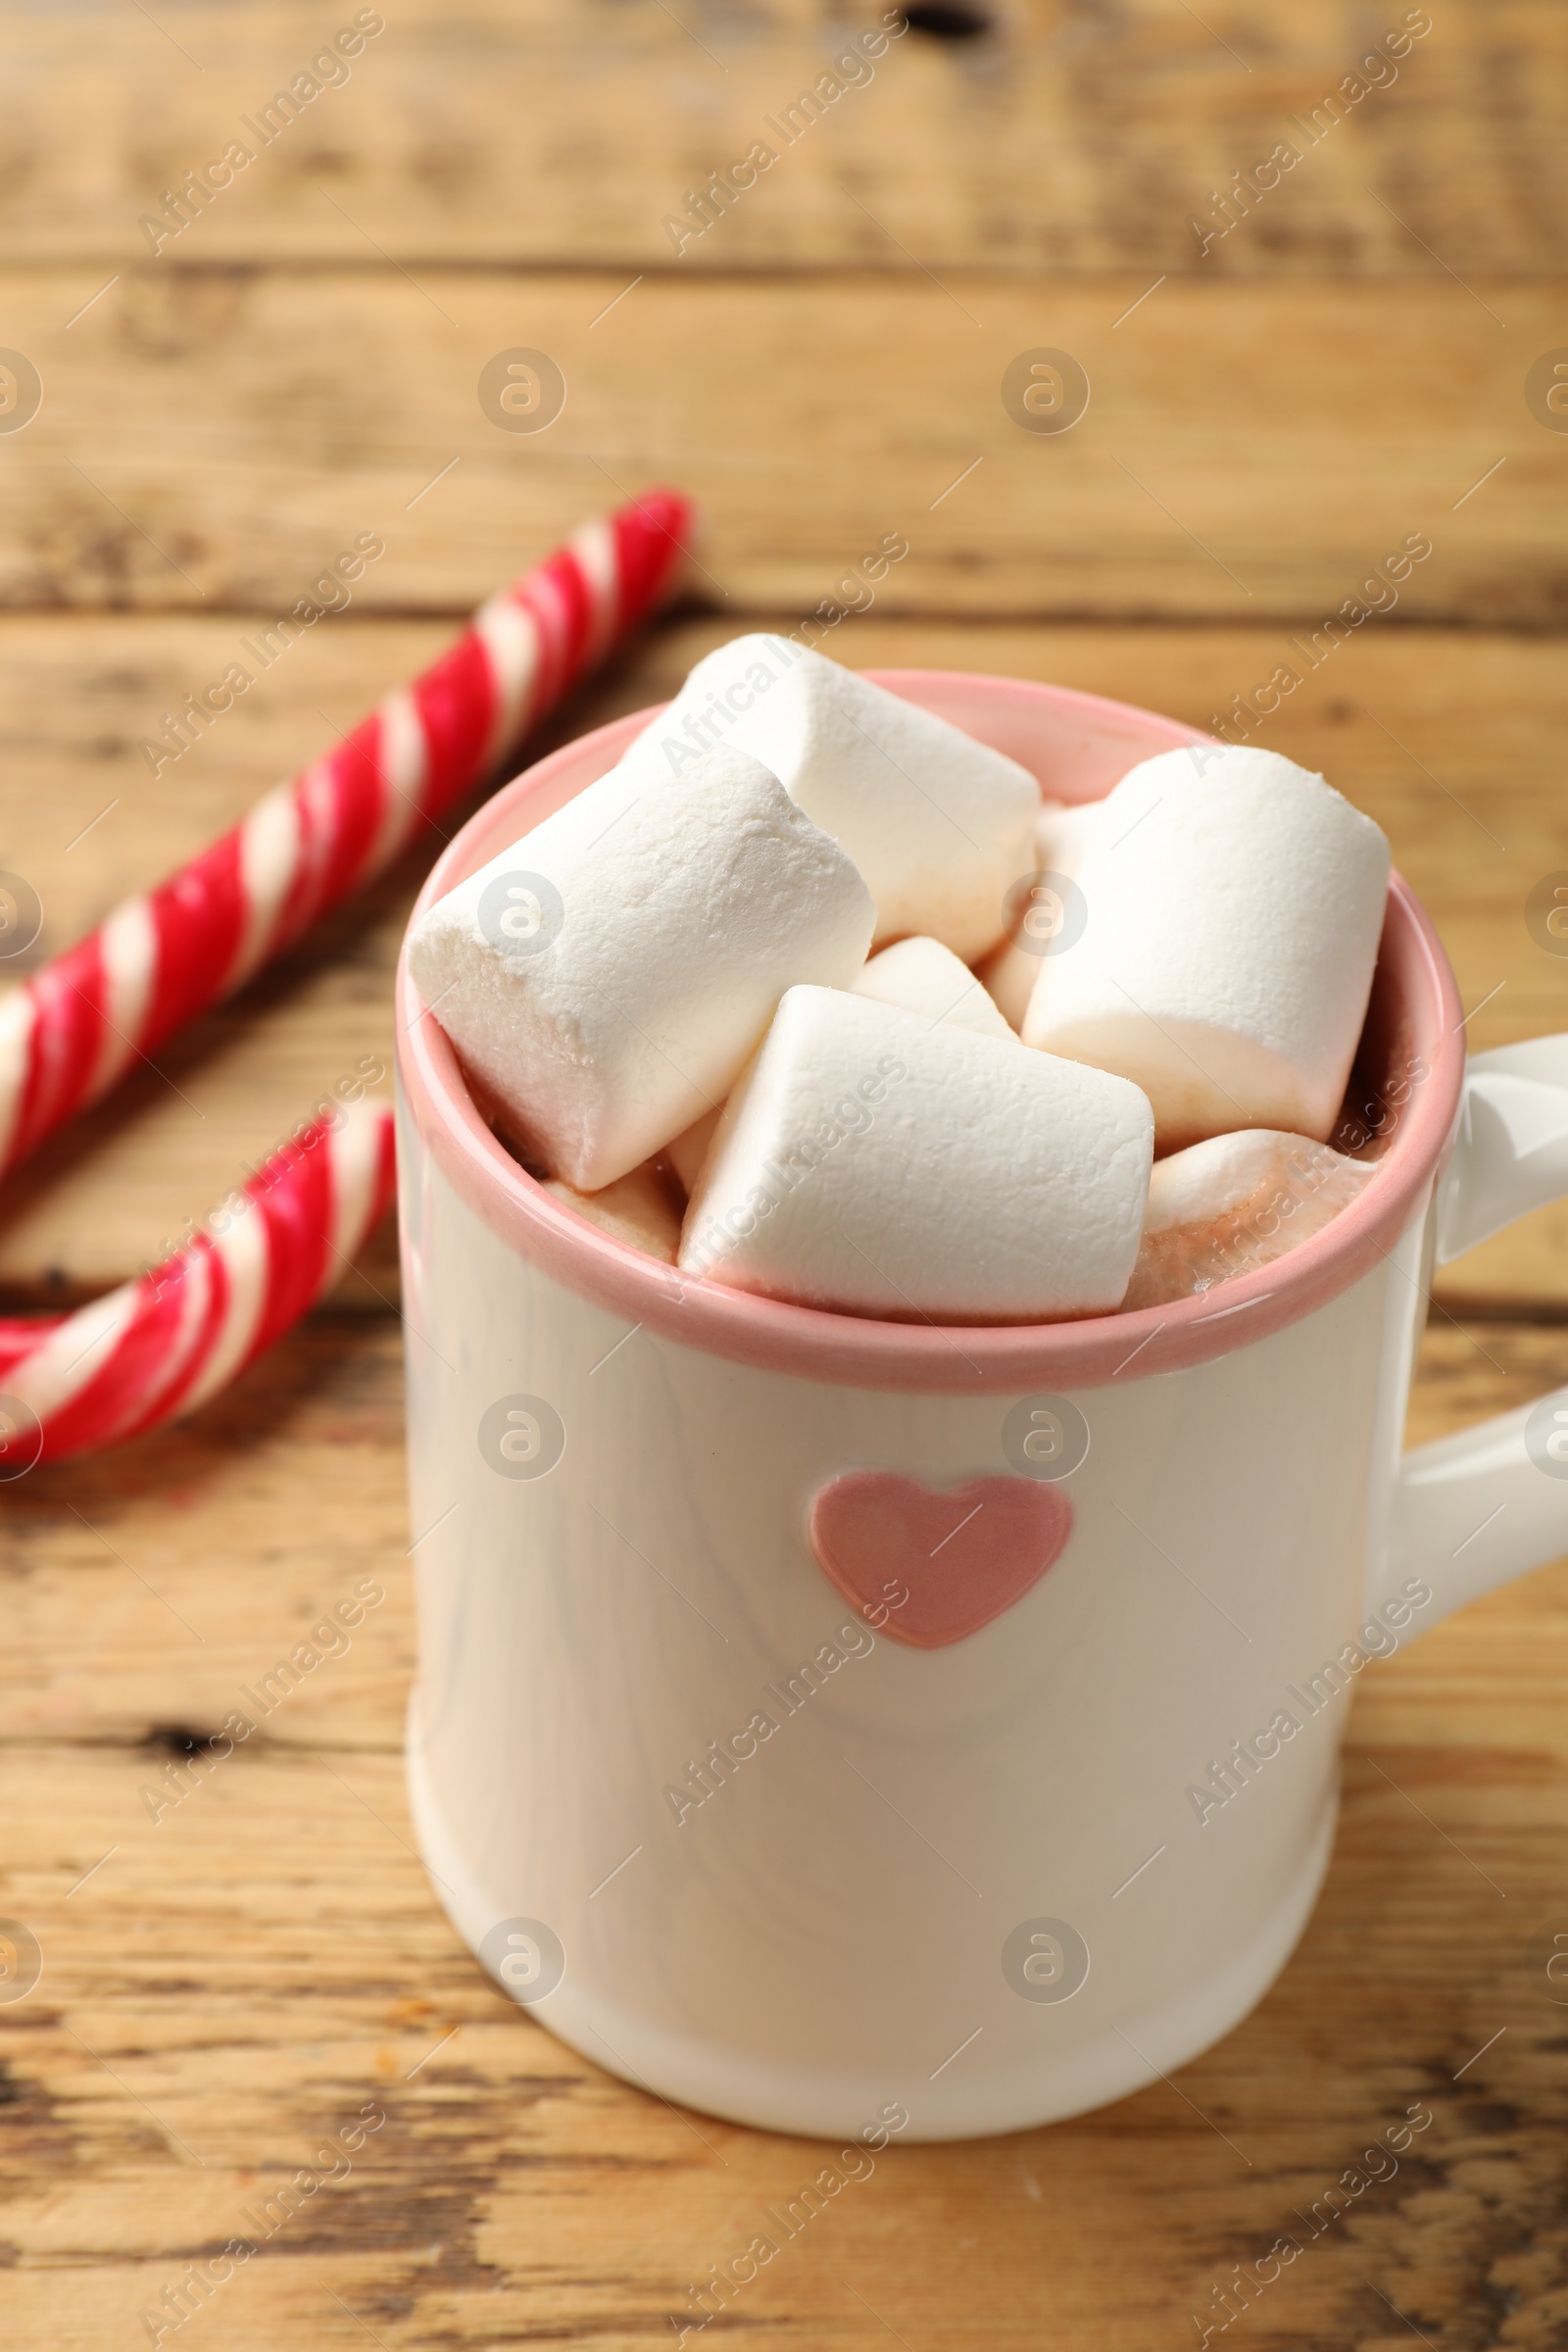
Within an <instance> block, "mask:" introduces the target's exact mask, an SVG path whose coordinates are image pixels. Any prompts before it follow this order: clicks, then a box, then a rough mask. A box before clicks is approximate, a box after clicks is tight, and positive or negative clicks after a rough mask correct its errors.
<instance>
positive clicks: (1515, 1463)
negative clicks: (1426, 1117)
mask: <svg viewBox="0 0 1568 2352" xmlns="http://www.w3.org/2000/svg"><path fill="white" fill-rule="evenodd" d="M1565 1194H1568V1036H1562V1037H1540V1038H1533V1039H1531V1040H1529V1041H1528V1042H1527V1043H1525V1044H1523V1045H1517V1046H1500V1047H1498V1048H1497V1049H1495V1051H1494V1052H1492V1053H1490V1054H1475V1055H1473V1056H1472V1058H1471V1060H1470V1063H1469V1066H1468V1068H1467V1069H1466V1072H1465V1082H1464V1093H1463V1097H1462V1099H1461V1102H1460V1108H1459V1125H1458V1132H1457V1135H1456V1138H1455V1142H1454V1148H1453V1154H1452V1157H1451V1158H1450V1160H1449V1163H1448V1167H1447V1169H1446V1173H1445V1175H1444V1177H1443V1178H1442V1180H1441V1182H1440V1186H1439V1191H1438V1199H1437V1248H1436V1260H1437V1263H1438V1264H1439V1265H1440V1266H1442V1265H1447V1264H1448V1263H1449V1262H1450V1260H1451V1259H1453V1258H1456V1257H1459V1256H1461V1255H1462V1254H1463V1252H1464V1251H1465V1250H1473V1249H1474V1248H1475V1246H1476V1244H1477V1243H1478V1242H1484V1241H1486V1240H1487V1239H1488V1237H1489V1236H1490V1235H1492V1234H1494V1233H1499V1232H1500V1231H1501V1230H1502V1228H1503V1227H1504V1226H1505V1225H1511V1224H1512V1223H1513V1222H1514V1219H1515V1218H1516V1217H1522V1216H1524V1215H1525V1214H1526V1212H1527V1211H1528V1210H1530V1209H1533V1208H1543V1207H1544V1206H1545V1204H1546V1203H1547V1202H1548V1201H1557V1200H1560V1199H1562V1197H1563V1196H1564V1195H1565ZM1544 1407H1550V1408H1552V1409H1551V1411H1544ZM1559 1408H1560V1410H1561V1414H1562V1444H1561V1458H1562V1470H1561V1474H1560V1477H1559V1476H1557V1475H1555V1474H1549V1473H1547V1472H1546V1471H1545V1470H1544V1468H1543V1467H1542V1466H1541V1464H1540V1463H1539V1462H1538V1461H1537V1459H1535V1458H1534V1457H1533V1456H1532V1454H1531V1452H1530V1451H1529V1449H1528V1448H1527V1446H1526V1442H1525V1427H1526V1424H1527V1422H1529V1421H1530V1420H1531V1418H1532V1416H1534V1415H1540V1416H1541V1418H1542V1420H1544V1421H1545V1422H1547V1423H1548V1424H1549V1423H1550V1422H1551V1421H1552V1419H1553V1417H1554V1414H1555V1412H1556V1411H1557V1410H1558V1409H1559ZM1537 1427H1538V1429H1539V1428H1540V1422H1538V1424H1537ZM1538 1449H1539V1442H1538ZM1557 1458H1558V1457H1557V1454H1556V1453H1553V1456H1552V1459H1553V1461H1555V1460H1556V1459H1557ZM1565 1550H1568V1388H1563V1389H1558V1390H1556V1391H1555V1392H1553V1393H1552V1394H1551V1395H1550V1396H1548V1397H1538V1398H1537V1400H1536V1402H1535V1403H1534V1404H1525V1405H1521V1406H1520V1407H1519V1408H1518V1410H1517V1411H1516V1412H1512V1413H1501V1414H1499V1415H1497V1416H1496V1417H1495V1419H1493V1420H1490V1421H1483V1422H1481V1423H1480V1425H1479V1426H1478V1427H1477V1428H1475V1429H1465V1430H1460V1431H1459V1432H1458V1433H1457V1434H1456V1435H1455V1436H1453V1437H1449V1438H1439V1439H1438V1440H1437V1442H1436V1443H1435V1444H1434V1445H1431V1446H1415V1447H1413V1448H1412V1449H1411V1451H1410V1452H1408V1453H1406V1454H1405V1456H1404V1458H1403V1462H1402V1464H1401V1467H1400V1472H1399V1480H1398V1486H1397V1493H1396V1496H1395V1508H1394V1518H1393V1525H1392V1530H1391V1541H1390V1544H1389V1546H1388V1554H1387V1558H1386V1560H1385V1563H1384V1569H1383V1574H1382V1577H1381V1579H1380V1580H1379V1581H1380V1583H1381V1585H1382V1588H1383V1589H1382V1591H1380V1592H1374V1593H1372V1594H1371V1596H1370V1604H1371V1606H1372V1607H1374V1608H1376V1607H1378V1606H1380V1605H1381V1604H1382V1603H1383V1602H1384V1601H1386V1600H1387V1599H1390V1598H1392V1597H1393V1596H1394V1595H1395V1594H1396V1593H1397V1591H1398V1588H1399V1586H1400V1585H1401V1583H1402V1582H1403V1580H1404V1579H1406V1578H1408V1577H1419V1578H1421V1579H1423V1580H1424V1581H1425V1583H1426V1584H1428V1585H1429V1586H1430V1587H1431V1589H1432V1593H1433V1598H1434V1600H1435V1601H1436V1603H1437V1606H1436V1608H1435V1609H1434V1610H1433V1612H1432V1614H1431V1615H1430V1616H1428V1615H1427V1614H1426V1612H1425V1610H1423V1613H1422V1626H1421V1630H1422V1631H1425V1630H1426V1629H1427V1628H1428V1627H1429V1626H1431V1625H1435V1624H1436V1623H1437V1622H1438V1620H1439V1618H1442V1617H1446V1616H1447V1614H1448V1612H1449V1611H1450V1610H1451V1609H1458V1608H1462V1607H1463V1606H1464V1604H1465V1602H1466V1601H1470V1600H1475V1599H1478V1598H1479V1597H1480V1595H1481V1594H1482V1593H1490V1592H1492V1591H1493V1590H1494V1588H1495V1586H1497V1585H1504V1584H1507V1583H1508V1581H1509V1580H1510V1578H1512V1577H1516V1576H1524V1575H1527V1574H1528V1573H1529V1571H1530V1570H1531V1569H1532V1568H1540V1567H1542V1566H1543V1565H1544V1563H1545V1562H1546V1561H1547V1560H1552V1559H1555V1558H1557V1556H1558V1555H1559V1553H1561V1552H1563V1551H1565ZM1410 1630H1411V1636H1412V1637H1413V1635H1414V1633H1415V1631H1416V1629H1415V1628H1414V1627H1412V1628H1411V1629H1410Z"/></svg>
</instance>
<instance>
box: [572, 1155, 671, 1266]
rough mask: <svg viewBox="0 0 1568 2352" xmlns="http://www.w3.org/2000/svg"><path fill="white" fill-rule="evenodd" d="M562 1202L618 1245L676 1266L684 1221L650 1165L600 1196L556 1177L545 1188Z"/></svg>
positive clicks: (605, 1190) (641, 1168)
mask: <svg viewBox="0 0 1568 2352" xmlns="http://www.w3.org/2000/svg"><path fill="white" fill-rule="evenodd" d="M545 1191H546V1192H547V1193H553V1194H554V1195H555V1197H556V1199H557V1200H558V1201H564V1203H565V1205H566V1207H567V1208H569V1209H572V1210H574V1211H575V1212H576V1214H577V1215H578V1216H579V1217H586V1218H587V1219H588V1221H589V1223H590V1224H592V1225H599V1226H602V1227H603V1228H604V1230H605V1232H606V1233H611V1234H613V1235H614V1237H615V1239H616V1241H617V1242H629V1243H630V1245H631V1247H632V1249H634V1250H645V1251H646V1252H647V1254H648V1255H649V1256H650V1257H657V1258H662V1261H663V1263H664V1264H665V1265H666V1266H672V1265H673V1264H674V1263H675V1253H676V1251H677V1250H678V1249H679V1248H680V1218H679V1216H678V1215H677V1214H676V1211H675V1203H674V1201H672V1200H671V1199H670V1194H669V1187H668V1186H667V1185H666V1184H665V1183H664V1181H663V1179H662V1177H661V1176H660V1175H659V1174H658V1172H657V1170H655V1169H653V1168H651V1167H649V1166H648V1165H647V1164H646V1162H645V1163H644V1165H643V1166H642V1167H640V1168H633V1169H632V1171H631V1174H630V1175H629V1176H617V1177H616V1179H615V1181H614V1183H613V1184H607V1185H606V1186H605V1187H604V1188H603V1190H602V1191H600V1192H597V1193H579V1192H577V1191H576V1190H574V1188H573V1187H572V1186H571V1185H569V1184H563V1183H562V1182H561V1180H560V1178H559V1177H556V1176H552V1177H550V1178H549V1180H548V1181H547V1183H546V1185H545Z"/></svg>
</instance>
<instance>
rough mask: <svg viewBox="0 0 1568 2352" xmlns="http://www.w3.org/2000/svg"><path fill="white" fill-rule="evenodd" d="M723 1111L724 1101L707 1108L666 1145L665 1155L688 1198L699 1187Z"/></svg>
mask: <svg viewBox="0 0 1568 2352" xmlns="http://www.w3.org/2000/svg"><path fill="white" fill-rule="evenodd" d="M723 1111H724V1105H723V1104H722V1103H720V1104H719V1105H718V1108H717V1109H716V1110H705V1111H704V1113H703V1115H702V1117H701V1118H700V1119H694V1120H693V1121H692V1123H691V1125H690V1126H689V1127H686V1128H683V1129H682V1130H681V1132H680V1134H679V1135H677V1136H676V1137H675V1139H674V1141H673V1142H672V1143H668V1144H666V1145H665V1146H664V1157H665V1158H666V1159H667V1160H668V1162H669V1164H670V1166H671V1167H672V1168H673V1169H674V1171H675V1173H676V1175H677V1176H678V1177H679V1178H680V1181H681V1186H682V1188H683V1190H684V1191H685V1194H686V1197H687V1199H688V1200H690V1198H691V1196H692V1194H693V1193H694V1192H695V1191H696V1189H697V1179H698V1176H699V1175H700V1174H701V1172H702V1165H703V1162H704V1160H705V1159H706V1158H707V1157H708V1147H709V1145H710V1144H711V1142H712V1140H713V1130H714V1128H715V1127H716V1126H717V1125H718V1122H719V1120H720V1118H721V1117H722V1116H723Z"/></svg>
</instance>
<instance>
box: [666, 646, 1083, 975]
mask: <svg viewBox="0 0 1568 2352" xmlns="http://www.w3.org/2000/svg"><path fill="white" fill-rule="evenodd" d="M719 742H723V743H731V744H736V745H738V746H739V747H740V748H741V749H742V750H743V751H747V752H750V753H752V754H753V755H754V757H755V758H757V759H759V760H765V761H766V763H767V765H768V766H769V767H770V768H771V769H772V770H773V773H774V774H775V775H776V776H778V777H779V778H780V779H781V781H782V782H783V784H784V787H785V789H786V791H788V792H789V793H790V794H791V795H792V796H793V798H794V799H795V800H796V801H798V802H799V804H800V806H801V807H802V808H803V809H805V810H806V813H807V815H808V816H809V817H810V819H811V820H812V822H813V823H814V824H818V825H820V826H821V828H822V830H823V832H824V833H830V834H831V835H832V836H833V838H834V840H835V841H836V842H837V843H838V844H839V846H840V847H841V849H842V850H843V851H844V853H845V855H846V856H847V857H850V858H854V860H855V862H856V864H857V865H858V867H859V869H860V871H861V873H862V874H863V875H864V876H865V880H866V884H867V887H868V888H869V890H870V892H871V896H872V897H873V898H874V899H875V901H876V908H877V915H876V936H877V939H878V941H879V942H881V941H883V940H892V939H898V938H900V937H902V936H903V935H904V934H905V933H907V932H926V933H929V934H930V935H931V937H932V938H934V939H940V940H941V941H942V942H943V944H944V945H945V946H946V947H950V948H952V949H953V951H954V953H955V954H956V955H957V956H962V957H963V958H964V959H965V960H968V959H969V958H970V957H972V956H980V955H983V954H984V953H985V951H986V949H988V948H990V947H992V946H994V944H995V943H996V941H997V940H999V939H1000V938H1001V936H1002V933H1003V929H1004V927H1005V920H1006V917H1005V913H1004V911H1003V900H1004V898H1005V895H1006V892H1007V890H1008V888H1009V886H1010V885H1011V884H1012V883H1014V882H1015V881H1016V880H1017V878H1018V876H1019V875H1020V874H1021V873H1023V872H1025V871H1026V870H1027V867H1028V863H1029V847H1028V835H1029V826H1030V822H1031V820H1032V818H1033V816H1034V812H1035V810H1036V809H1037V808H1038V807H1039V804H1040V791H1039V787H1038V785H1037V784H1036V783H1035V780H1034V778H1033V777H1032V776H1031V775H1030V774H1029V772H1028V770H1027V768H1023V767H1020V766H1019V765H1018V764H1017V762H1016V761H1015V760H1008V759H1005V758H1004V756H1003V754H1002V753H1001V752H994V751H992V750H991V749H990V748H989V746H988V745H986V744H983V743H976V742H975V740H974V739H973V737H972V736H969V735H965V734H963V733H962V732H961V730H960V729H959V728H957V727H955V726H950V724H949V723H948V721H947V720H946V719H945V718H937V717H935V716H934V715H933V713H932V712H930V711H922V710H921V709H919V707H918V706H917V705H916V704H914V703H907V702H905V701H904V700H903V699H902V698H901V697H900V696H898V695H896V694H889V692H888V691H887V689H886V687H883V686H873V685H872V684H871V682H870V681H869V679H866V678H861V677H857V676H856V675H855V673H854V671H853V670H848V669H841V668H840V667H839V665H838V663H837V662H828V661H826V660H824V658H823V657H822V655H820V654H813V653H807V652H805V651H803V650H802V649H801V648H800V647H799V646H796V645H792V644H790V643H789V641H788V640H787V639H785V638H781V637H763V636H752V637H737V638H736V639H735V640H734V641H733V642H732V643H731V644H729V645H724V646H720V647H719V649H718V651H717V652H716V653H711V654H710V655H709V656H708V657H707V659H706V660H705V661H702V662H698V664H697V666H696V668H695V669H694V670H693V671H692V673H691V675H690V677H689V678H688V679H687V680H686V683H685V685H684V686H683V687H682V688H681V690H680V693H679V694H678V695H677V696H676V698H675V700H674V702H673V703H672V704H671V705H670V707H669V709H668V710H667V711H662V712H661V714H660V716H659V717H658V718H656V719H653V720H652V721H651V722H650V724H649V725H648V726H647V727H646V728H645V730H644V731H643V733H642V734H641V735H639V736H638V738H637V740H636V742H635V743H634V744H633V745H632V747H631V749H630V751H629V752H628V753H627V755H626V765H627V766H628V767H629V768H631V769H633V770H634V771H635V772H636V773H637V774H639V775H658V776H661V777H663V778H665V779H666V780H667V779H670V778H676V777H686V776H689V775H690V774H691V773H692V772H693V765H694V762H695V761H696V760H697V759H698V757H699V748H700V747H705V746H708V745H711V744H715V743H719Z"/></svg>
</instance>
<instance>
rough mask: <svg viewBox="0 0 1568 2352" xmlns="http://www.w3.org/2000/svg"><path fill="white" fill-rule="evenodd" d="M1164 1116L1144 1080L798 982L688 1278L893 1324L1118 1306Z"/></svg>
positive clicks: (726, 1147) (777, 1020)
mask: <svg viewBox="0 0 1568 2352" xmlns="http://www.w3.org/2000/svg"><path fill="white" fill-rule="evenodd" d="M1152 1141H1153V1120H1152V1116H1151V1113H1150V1108H1149V1104H1148V1103H1147V1102H1146V1101H1145V1099H1144V1097H1143V1096H1142V1095H1141V1094H1140V1093H1139V1092H1138V1089H1137V1088H1136V1087H1134V1086H1129V1085H1128V1084H1127V1083H1126V1081H1125V1080H1123V1079H1120V1078H1112V1077H1110V1076H1108V1075H1107V1074H1106V1073H1105V1072H1103V1071H1101V1070H1090V1069H1085V1068H1083V1067H1082V1066H1081V1065H1079V1064H1077V1063H1074V1062H1068V1061H1058V1060H1055V1059H1054V1058H1053V1057H1052V1056H1050V1055H1048V1054H1031V1053H1030V1052H1028V1050H1027V1049H1026V1048H1024V1047H1023V1046H1020V1045H1019V1044H1018V1042H1017V1041H1016V1039H1012V1038H1002V1037H984V1036H979V1035H977V1034H975V1033H974V1032H973V1031H971V1030H968V1029H959V1028H956V1027H954V1026H953V1025H952V1024H951V1023H941V1022H939V1023H937V1024H935V1025H933V1024H932V1023H931V1022H930V1021H928V1020H927V1019H926V1018H925V1016H924V1015H923V1014H921V1013H913V1012H906V1011H903V1010H902V1009H900V1008H899V1007H897V1006H894V1005H879V1004H876V1003H875V1002H873V1001H872V1000H870V999H868V998H865V997H859V996H852V995H850V994H849V993H847V992H841V991H839V990H836V989H826V988H809V987H808V988H792V989H791V990H790V991H789V992H788V994H787V995H786V996H785V998H784V1001H783V1003H782V1004H781V1005H780V1006H779V1008H778V1012H777V1014H776V1015H775V1017H774V1021H773V1026H772V1028H771V1029H770V1030H769V1031H768V1033H767V1036H766V1038H765V1039H764V1040H763V1043H762V1045H761V1048H760V1051H759V1053H758V1054H757V1057H756V1059H755V1060H754V1061H753V1063H752V1064H751V1067H750V1068H749V1070H748V1071H747V1073H746V1075H745V1077H744V1078H743V1079H742V1080H741V1081H740V1083H739V1084H738V1085H737V1087H736V1089H735V1092H734V1093H733V1094H732V1095H731V1097H730V1100H729V1102H728V1103H727V1104H726V1105H725V1110H724V1116H723V1118H722V1119H721V1120H720V1122H719V1127H718V1133H717V1134H716V1136H715V1137H714V1139H713V1144H712V1149H711V1152H710V1153H709V1156H708V1162H707V1165H706V1166H705V1168H704V1170H703V1173H702V1176H701V1179H700V1181H699V1184H698V1188H697V1191H696V1193H695V1194H694V1195H693V1197H692V1200H691V1202H690V1205H689V1206H688V1208H687V1211H686V1221H685V1224H684V1225H683V1227H682V1229H681V1245H680V1259H679V1263H680V1266H681V1270H682V1272H683V1273H689V1274H702V1275H708V1276H709V1277H710V1278H711V1280H713V1281H714V1282H721V1283H728V1284H730V1285H732V1286H733V1287H734V1288H735V1289H737V1290H745V1291H761V1292H765V1293H768V1294H770V1295H772V1296H773V1297H775V1298H781V1299H795V1300H798V1301H800V1302H801V1303H803V1304H806V1305H811V1306H825V1307H835V1308H838V1309H840V1310H841V1311H843V1312H845V1313H850V1314H862V1315H877V1316H887V1317H893V1318H896V1319H897V1318H905V1317H910V1316H918V1317H921V1318H923V1319H926V1320H932V1319H937V1318H943V1319H946V1320H948V1321H968V1322H1003V1321H1020V1322H1033V1321H1040V1320H1044V1319H1045V1318H1047V1317H1050V1316H1056V1315H1078V1314H1096V1313H1100V1312H1102V1311H1104V1310H1106V1309H1108V1308H1111V1307H1114V1306H1116V1305H1118V1304H1119V1303H1120V1300H1121V1296H1122V1293H1123V1291H1124V1290H1125V1289H1126V1287H1127V1278H1128V1276H1129V1274H1130V1273H1131V1272H1132V1268H1133V1261H1134V1259H1135V1258H1136V1257H1137V1254H1138V1245H1139V1236H1140V1234H1141V1232H1142V1229H1143V1217H1144V1201H1145V1197H1146V1195H1147V1193H1148V1190H1149V1165H1150V1156H1151V1151H1152Z"/></svg>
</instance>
